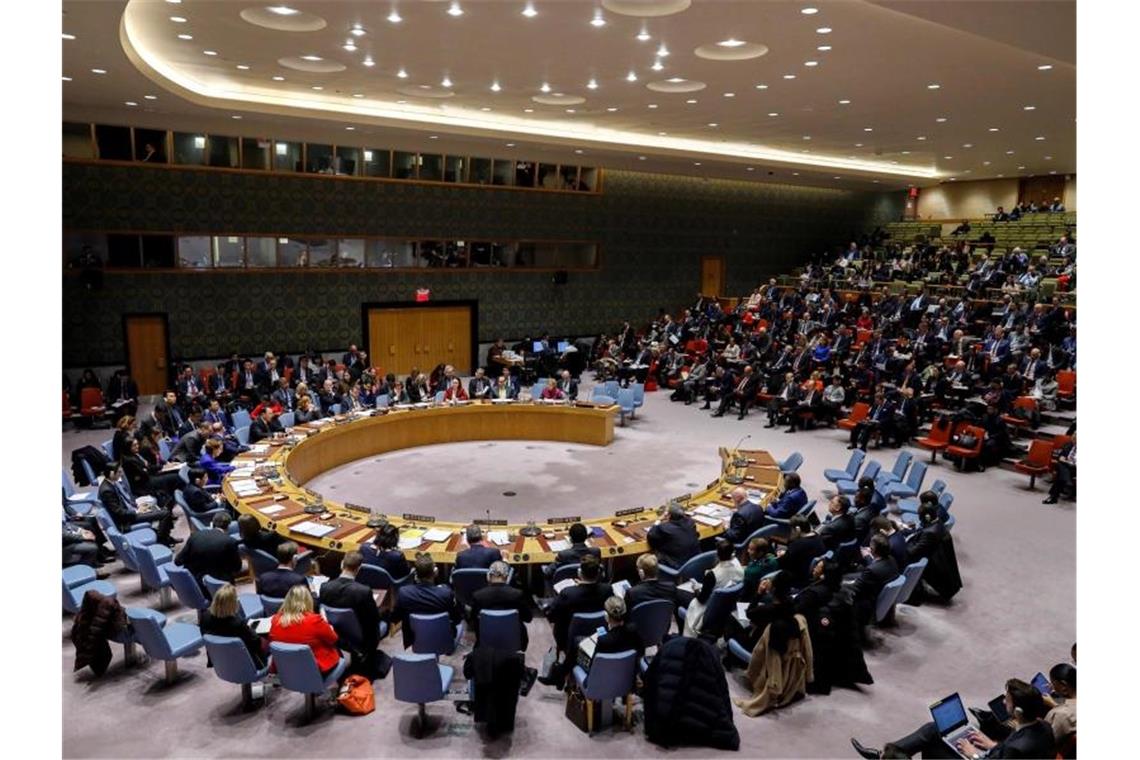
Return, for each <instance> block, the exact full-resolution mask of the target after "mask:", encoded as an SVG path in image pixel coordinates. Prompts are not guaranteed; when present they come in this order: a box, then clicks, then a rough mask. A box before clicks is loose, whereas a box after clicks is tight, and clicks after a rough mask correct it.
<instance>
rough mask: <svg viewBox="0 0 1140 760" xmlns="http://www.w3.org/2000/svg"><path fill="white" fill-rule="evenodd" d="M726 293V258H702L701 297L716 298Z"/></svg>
mask: <svg viewBox="0 0 1140 760" xmlns="http://www.w3.org/2000/svg"><path fill="white" fill-rule="evenodd" d="M723 292H724V257H723V256H701V295H704V296H711V297H713V298H716V297H718V296H720V295H721V294H722V293H723Z"/></svg>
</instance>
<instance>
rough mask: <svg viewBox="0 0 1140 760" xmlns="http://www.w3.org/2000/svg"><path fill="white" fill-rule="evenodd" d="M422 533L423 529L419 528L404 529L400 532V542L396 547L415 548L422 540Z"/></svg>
mask: <svg viewBox="0 0 1140 760" xmlns="http://www.w3.org/2000/svg"><path fill="white" fill-rule="evenodd" d="M423 535H424V531H422V530H420V529H419V528H413V529H412V530H405V531H404V532H403V533H401V534H400V543H399V544H398V548H400V549H403V550H407V549H415V548H417V547H418V546H419V545H420V544H421V543H422V542H423Z"/></svg>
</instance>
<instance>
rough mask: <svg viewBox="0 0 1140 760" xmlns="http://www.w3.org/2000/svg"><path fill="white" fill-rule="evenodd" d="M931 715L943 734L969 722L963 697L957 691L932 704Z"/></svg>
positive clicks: (939, 731)
mask: <svg viewBox="0 0 1140 760" xmlns="http://www.w3.org/2000/svg"><path fill="white" fill-rule="evenodd" d="M930 715H931V717H932V718H934V724H935V725H936V726H938V733H939V734H941V735H942V736H945V735H946V734H949V733H951V732H952V731H955V730H957V729H959V728H961V727H962V726H964V725H966V723H967V722H968V721H967V720H966V708H965V707H963V706H962V698H961V697H959V696H958V694H957V693H954V694H951V695H950V696H948V697H946V698H945V699H943V700H940V701H938V702H935V703H934V704H932V705H931V706H930Z"/></svg>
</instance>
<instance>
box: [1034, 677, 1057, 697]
mask: <svg viewBox="0 0 1140 760" xmlns="http://www.w3.org/2000/svg"><path fill="white" fill-rule="evenodd" d="M1030 683H1031V684H1033V688H1035V689H1037V691H1039V692H1041V696H1043V697H1049V696H1052V695H1053V689H1052V687H1051V686H1049V679H1048V678H1047V677H1046V676H1045V674H1044V673H1038V674H1037V675H1035V676H1033V680H1032V681H1030Z"/></svg>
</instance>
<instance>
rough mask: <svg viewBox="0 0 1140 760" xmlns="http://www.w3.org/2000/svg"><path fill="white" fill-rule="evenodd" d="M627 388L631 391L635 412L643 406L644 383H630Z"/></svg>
mask: <svg viewBox="0 0 1140 760" xmlns="http://www.w3.org/2000/svg"><path fill="white" fill-rule="evenodd" d="M629 387H630V388H631V389H633V408H634V409H635V410H636V409H640V408H641V407H643V406H645V383H630V384H629ZM633 416H637V415H636V414H635V415H633Z"/></svg>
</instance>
